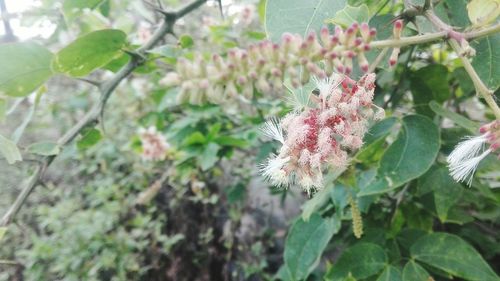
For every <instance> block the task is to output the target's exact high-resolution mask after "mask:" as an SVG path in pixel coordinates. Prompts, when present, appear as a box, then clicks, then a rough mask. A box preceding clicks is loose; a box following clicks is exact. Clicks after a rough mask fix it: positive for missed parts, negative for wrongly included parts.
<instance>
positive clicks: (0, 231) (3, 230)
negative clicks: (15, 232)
mask: <svg viewBox="0 0 500 281" xmlns="http://www.w3.org/2000/svg"><path fill="white" fill-rule="evenodd" d="M5 233H7V227H5V226H2V227H0V242H1V241H2V239H3V237H4V236H5Z"/></svg>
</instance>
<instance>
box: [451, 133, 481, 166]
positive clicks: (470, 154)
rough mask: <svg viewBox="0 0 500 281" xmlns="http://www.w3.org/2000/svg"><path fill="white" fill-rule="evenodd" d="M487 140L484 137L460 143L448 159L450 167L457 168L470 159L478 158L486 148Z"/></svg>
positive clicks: (470, 138) (471, 138)
mask: <svg viewBox="0 0 500 281" xmlns="http://www.w3.org/2000/svg"><path fill="white" fill-rule="evenodd" d="M486 141H487V139H486V137H485V136H484V135H481V136H477V137H469V138H468V139H467V140H465V141H462V142H460V143H459V144H458V145H457V146H455V149H453V151H452V152H451V153H450V155H448V158H447V159H446V160H447V161H448V163H449V165H450V166H456V165H458V164H460V163H462V162H464V161H466V160H468V159H471V158H474V157H476V156H477V155H478V154H479V153H480V152H481V150H482V149H483V147H484V144H485V143H486Z"/></svg>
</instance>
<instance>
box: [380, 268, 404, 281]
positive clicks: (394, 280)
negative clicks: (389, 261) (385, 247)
mask: <svg viewBox="0 0 500 281" xmlns="http://www.w3.org/2000/svg"><path fill="white" fill-rule="evenodd" d="M401 280H403V279H402V276H401V271H400V270H399V269H398V268H397V267H394V266H392V265H389V266H387V267H386V268H385V269H384V271H383V272H382V274H380V276H379V277H378V278H377V281H401Z"/></svg>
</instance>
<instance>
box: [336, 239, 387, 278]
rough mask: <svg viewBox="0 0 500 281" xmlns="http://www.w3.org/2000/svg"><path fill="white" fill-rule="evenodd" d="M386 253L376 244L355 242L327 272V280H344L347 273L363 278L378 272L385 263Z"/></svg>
mask: <svg viewBox="0 0 500 281" xmlns="http://www.w3.org/2000/svg"><path fill="white" fill-rule="evenodd" d="M387 260H388V258H387V255H386V253H385V251H384V249H382V247H380V246H379V245H377V244H373V243H363V242H362V243H357V244H356V245H354V246H352V247H350V248H348V249H347V250H345V251H344V252H343V253H342V255H341V256H340V258H339V259H338V261H337V262H336V263H335V264H334V265H333V268H332V269H331V270H330V271H329V272H328V273H327V277H328V278H329V280H330V279H331V280H345V278H346V277H347V276H349V274H352V276H353V277H354V278H356V279H365V278H367V277H370V276H372V275H375V274H377V273H379V272H380V271H381V270H382V269H383V268H384V267H385V266H386V265H387Z"/></svg>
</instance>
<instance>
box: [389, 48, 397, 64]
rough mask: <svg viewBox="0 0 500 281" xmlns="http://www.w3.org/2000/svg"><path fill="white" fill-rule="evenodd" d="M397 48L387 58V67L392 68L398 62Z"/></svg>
mask: <svg viewBox="0 0 500 281" xmlns="http://www.w3.org/2000/svg"><path fill="white" fill-rule="evenodd" d="M399 51H400V49H399V48H394V49H393V50H392V53H391V56H390V57H389V66H391V67H393V66H394V65H396V63H397V62H398V56H399Z"/></svg>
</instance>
